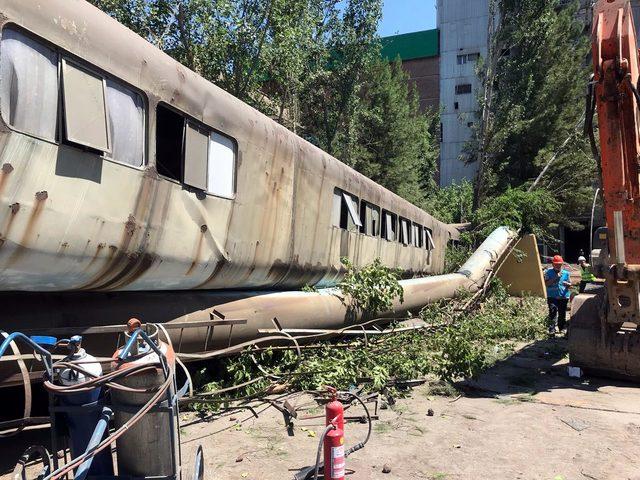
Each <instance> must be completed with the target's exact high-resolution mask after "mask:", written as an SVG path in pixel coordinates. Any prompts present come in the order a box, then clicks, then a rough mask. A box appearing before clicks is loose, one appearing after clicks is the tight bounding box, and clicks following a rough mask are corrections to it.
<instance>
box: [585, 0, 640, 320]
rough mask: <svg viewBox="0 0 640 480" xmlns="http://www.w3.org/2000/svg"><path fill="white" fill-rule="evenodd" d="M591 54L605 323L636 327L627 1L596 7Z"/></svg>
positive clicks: (636, 198)
mask: <svg viewBox="0 0 640 480" xmlns="http://www.w3.org/2000/svg"><path fill="white" fill-rule="evenodd" d="M593 20H594V21H593V37H592V55H593V66H594V80H595V105H596V107H597V110H598V125H599V130H600V148H601V176H602V189H603V193H604V210H605V216H606V222H607V226H608V228H609V235H608V252H605V255H604V256H603V257H604V258H603V257H602V256H601V259H602V261H601V262H600V269H599V270H600V271H599V272H598V273H599V274H600V276H602V277H604V278H605V279H607V281H608V283H607V290H608V293H609V300H610V309H609V317H610V318H609V321H610V322H611V323H622V322H625V321H633V322H636V323H637V319H638V313H639V310H640V301H639V296H638V293H639V292H638V288H637V285H638V280H639V279H640V278H634V277H638V274H639V273H640V176H639V173H640V135H639V129H638V127H639V125H638V121H639V118H640V117H639V114H640V109H639V105H640V96H639V95H638V80H639V78H640V70H639V66H638V48H637V46H636V32H635V27H634V23H633V16H632V11H631V5H630V2H629V0H600V1H599V2H598V3H597V4H596V5H595V7H594V17H593Z"/></svg>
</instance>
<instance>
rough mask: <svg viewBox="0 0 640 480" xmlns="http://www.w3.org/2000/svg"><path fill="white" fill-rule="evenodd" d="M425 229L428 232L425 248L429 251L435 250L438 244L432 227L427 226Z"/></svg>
mask: <svg viewBox="0 0 640 480" xmlns="http://www.w3.org/2000/svg"><path fill="white" fill-rule="evenodd" d="M425 231H426V232H427V243H426V245H425V248H426V249H427V250H429V251H431V250H434V249H435V247H436V246H435V243H433V235H432V232H431V229H430V228H425Z"/></svg>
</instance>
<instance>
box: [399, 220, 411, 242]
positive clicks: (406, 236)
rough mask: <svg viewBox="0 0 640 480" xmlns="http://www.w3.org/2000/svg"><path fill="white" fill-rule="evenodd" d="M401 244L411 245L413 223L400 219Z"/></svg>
mask: <svg viewBox="0 0 640 480" xmlns="http://www.w3.org/2000/svg"><path fill="white" fill-rule="evenodd" d="M400 243H402V244H403V245H405V246H406V245H410V244H411V222H410V221H409V220H407V219H406V218H400Z"/></svg>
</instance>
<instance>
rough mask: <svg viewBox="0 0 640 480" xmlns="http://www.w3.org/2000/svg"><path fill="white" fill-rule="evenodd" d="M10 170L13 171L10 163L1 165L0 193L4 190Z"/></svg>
mask: <svg viewBox="0 0 640 480" xmlns="http://www.w3.org/2000/svg"><path fill="white" fill-rule="evenodd" d="M11 172H13V166H12V165H11V164H10V163H5V164H3V165H2V169H1V170H0V193H2V192H3V191H4V187H5V185H6V183H7V180H8V178H9V174H10V173H11Z"/></svg>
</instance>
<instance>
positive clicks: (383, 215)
mask: <svg viewBox="0 0 640 480" xmlns="http://www.w3.org/2000/svg"><path fill="white" fill-rule="evenodd" d="M387 216H389V217H391V221H392V222H393V226H394V227H395V231H394V232H393V236H394V238H393V240H390V239H389V238H388V234H389V232H388V228H387V222H386V217H387ZM383 218H384V219H385V220H384V221H383V220H382V219H383ZM383 225H384V229H385V233H386V235H382V227H383ZM399 237H400V236H399V235H398V215H397V214H395V213H393V212H392V211H390V210H386V209H384V208H383V209H382V212H381V213H380V238H382V239H383V240H385V241H387V242H399Z"/></svg>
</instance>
